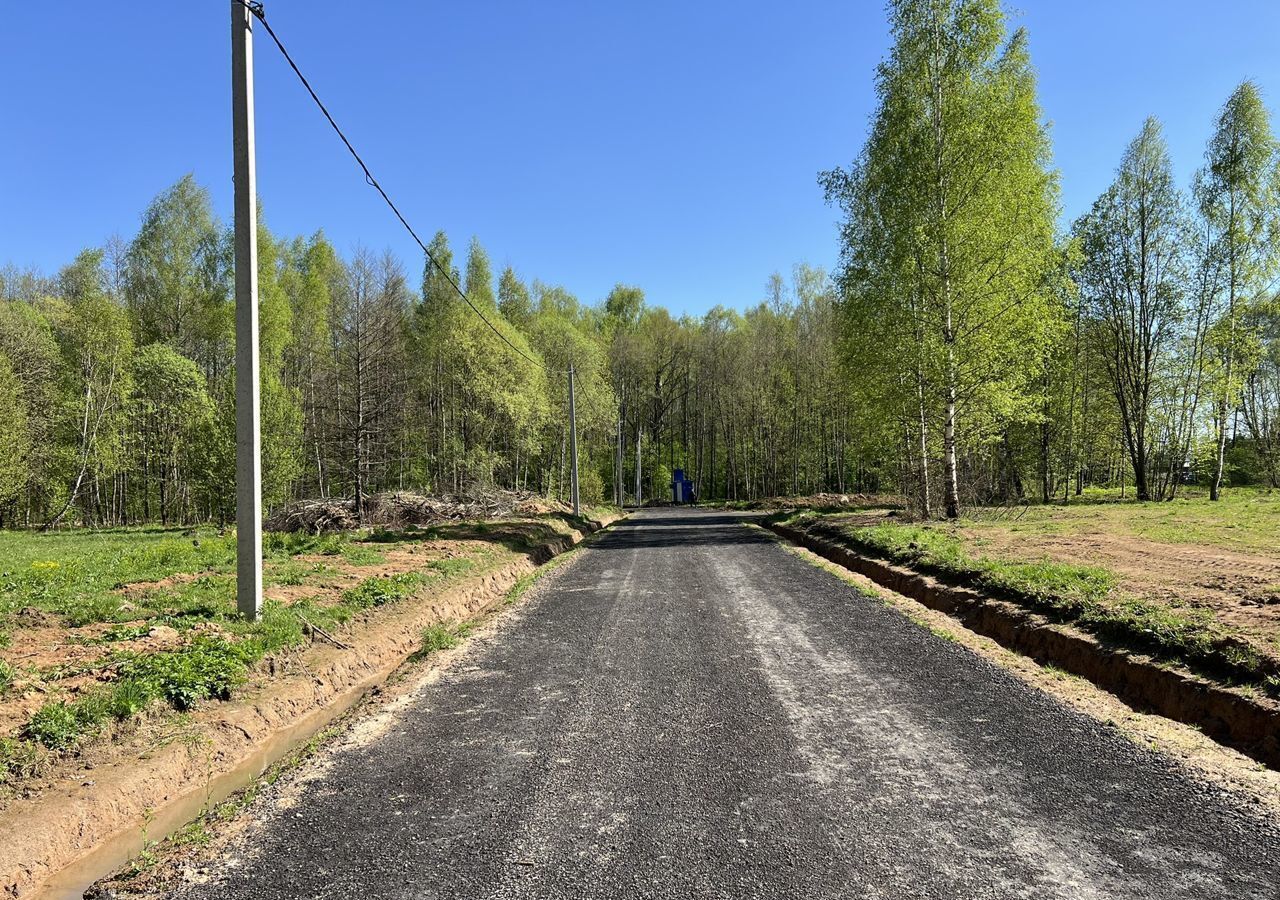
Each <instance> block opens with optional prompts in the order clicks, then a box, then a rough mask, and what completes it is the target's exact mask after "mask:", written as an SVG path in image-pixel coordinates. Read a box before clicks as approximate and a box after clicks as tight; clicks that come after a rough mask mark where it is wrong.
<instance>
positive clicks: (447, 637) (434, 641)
mask: <svg viewBox="0 0 1280 900" xmlns="http://www.w3.org/2000/svg"><path fill="white" fill-rule="evenodd" d="M460 639H461V636H460V635H459V634H458V632H457V630H456V629H454V628H451V627H449V626H448V625H432V626H431V627H430V628H424V629H422V650H421V652H422V653H434V652H435V651H437V650H450V649H452V648H454V647H456V646H458V641H459V640H460Z"/></svg>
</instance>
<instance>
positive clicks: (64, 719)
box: [21, 700, 97, 750]
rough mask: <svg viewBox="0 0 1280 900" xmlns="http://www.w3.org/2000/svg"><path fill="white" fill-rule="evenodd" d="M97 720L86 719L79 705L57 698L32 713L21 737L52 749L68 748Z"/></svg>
mask: <svg viewBox="0 0 1280 900" xmlns="http://www.w3.org/2000/svg"><path fill="white" fill-rule="evenodd" d="M96 724H97V723H95V722H89V721H86V717H85V716H84V715H82V714H81V713H80V709H79V705H78V704H72V703H67V702H66V701H64V700H55V701H52V702H50V703H46V704H45V705H44V706H42V707H40V708H39V709H38V710H36V711H35V713H33V714H32V716H31V719H30V720H29V721H28V722H27V724H26V727H24V728H23V730H22V734H21V737H22V738H23V739H25V740H29V741H36V742H38V743H40V744H42V745H43V746H45V747H48V748H49V749H50V750H66V749H67V748H69V747H72V746H74V745H75V743H76V742H77V741H78V740H79V739H80V738H81V737H82V736H83V735H84V734H85V733H86V731H88V730H89V729H90V728H91V727H92V726H94V725H96Z"/></svg>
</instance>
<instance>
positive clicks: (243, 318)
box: [231, 0, 262, 620]
mask: <svg viewBox="0 0 1280 900" xmlns="http://www.w3.org/2000/svg"><path fill="white" fill-rule="evenodd" d="M253 19H254V14H253V12H252V11H251V10H250V9H249V6H248V5H247V4H245V3H242V2H240V0H231V122H232V153H233V156H234V157H235V167H234V177H233V180H234V182H235V204H234V209H235V243H236V248H235V270H236V606H237V607H238V608H239V610H240V613H241V614H242V615H243V616H244V617H245V618H247V619H250V620H253V619H256V618H258V613H259V612H260V611H261V610H262V432H261V424H260V409H259V403H260V400H259V393H258V208H257V204H258V199H257V198H258V190H257V178H256V176H255V174H254V162H253Z"/></svg>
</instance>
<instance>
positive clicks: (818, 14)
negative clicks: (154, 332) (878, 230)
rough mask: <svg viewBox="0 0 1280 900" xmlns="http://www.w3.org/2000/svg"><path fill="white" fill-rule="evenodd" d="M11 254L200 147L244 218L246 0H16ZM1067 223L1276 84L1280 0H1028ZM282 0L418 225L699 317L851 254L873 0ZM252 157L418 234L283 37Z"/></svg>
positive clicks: (1184, 156) (9, 69) (330, 98)
mask: <svg viewBox="0 0 1280 900" xmlns="http://www.w3.org/2000/svg"><path fill="white" fill-rule="evenodd" d="M5 6H6V9H5V16H6V29H7V35H6V41H5V46H4V51H3V53H0V83H3V85H4V88H3V94H0V96H2V97H3V116H2V118H0V121H2V122H3V123H4V128H5V136H4V138H3V139H0V263H4V262H13V263H16V264H18V265H20V266H27V265H34V266H37V267H39V268H42V269H45V270H47V271H52V270H55V269H56V268H57V267H59V266H60V265H62V264H63V263H65V262H67V261H68V260H69V259H70V258H71V257H72V256H73V255H74V254H75V252H77V250H79V249H81V248H83V247H85V246H90V245H96V244H100V243H101V242H102V241H103V240H105V239H106V238H107V237H108V236H109V235H111V234H113V233H119V234H121V235H123V236H125V237H130V236H132V234H133V233H134V231H135V230H136V228H137V224H138V217H139V215H140V213H141V211H142V209H143V208H144V207H145V205H146V203H147V202H148V201H149V200H150V198H151V197H152V196H154V195H155V194H156V193H157V192H158V191H160V190H162V189H163V188H165V187H166V186H167V185H169V184H171V183H172V182H174V181H175V180H177V179H178V178H179V177H181V176H182V175H183V174H184V173H185V172H188V171H191V172H194V173H195V175H196V177H197V178H198V179H199V180H200V181H201V182H202V183H203V184H205V185H206V186H208V187H209V188H210V189H211V190H212V192H213V195H214V199H215V204H216V206H217V209H218V212H219V214H220V215H222V216H224V217H225V216H226V215H227V214H228V213H229V209H230V202H231V176H230V99H229V94H230V83H229V77H230V76H229V60H228V54H229V25H228V19H229V10H228V3H227V2H225V0H198V2H196V0H182V2H161V3H150V4H120V3H101V2H97V0H93V2H90V0H66V2H58V3H8V4H5ZM1014 6H1015V7H1016V11H1015V12H1014V14H1013V16H1012V21H1013V23H1014V24H1015V25H1016V24H1020V25H1025V26H1026V27H1027V28H1028V29H1029V30H1030V34H1031V47H1032V54H1033V58H1034V60H1035V63H1036V66H1037V68H1038V70H1039V72H1040V90H1041V101H1042V104H1043V106H1044V110H1045V115H1046V117H1047V118H1048V119H1049V120H1051V122H1052V134H1053V139H1054V146H1055V158H1056V162H1057V165H1058V167H1059V168H1060V169H1061V171H1062V181H1063V188H1064V197H1063V200H1064V206H1065V210H1064V221H1069V219H1070V218H1072V217H1074V216H1075V215H1077V214H1078V213H1080V212H1081V211H1083V210H1084V209H1086V208H1087V207H1088V205H1089V203H1090V202H1092V200H1093V198H1094V197H1095V196H1096V195H1097V194H1098V193H1099V192H1100V191H1101V190H1102V189H1103V188H1104V187H1105V186H1106V185H1107V183H1108V182H1109V181H1110V179H1111V176H1112V173H1113V171H1114V168H1115V165H1116V163H1117V161H1118V159H1119V156H1120V153H1121V151H1122V149H1123V147H1124V145H1125V143H1126V142H1127V141H1128V140H1129V139H1130V138H1131V137H1132V136H1133V135H1134V134H1135V133H1136V132H1137V130H1138V128H1139V126H1140V125H1141V122H1142V120H1143V118H1144V117H1145V116H1147V115H1149V114H1154V115H1157V116H1159V117H1160V118H1161V119H1162V120H1163V121H1164V123H1165V125H1166V128H1167V135H1168V138H1169V140H1170V144H1171V146H1172V150H1173V154H1174V159H1175V163H1176V165H1177V171H1178V175H1179V177H1180V179H1182V181H1183V183H1184V184H1185V183H1186V181H1187V179H1189V177H1190V174H1191V172H1192V171H1193V170H1194V169H1195V168H1196V166H1197V165H1198V164H1199V161H1200V158H1201V154H1202V151H1203V146H1204V142H1205V139H1206V138H1207V136H1208V133H1209V128H1210V123H1211V120H1212V117H1213V115H1214V113H1215V111H1216V110H1217V108H1218V107H1219V105H1220V104H1221V103H1222V101H1223V100H1224V99H1225V97H1226V96H1227V94H1228V92H1229V91H1230V90H1231V88H1232V87H1233V86H1234V85H1235V84H1236V83H1237V82H1238V81H1240V80H1241V79H1242V78H1246V77H1250V78H1253V79H1255V80H1257V81H1258V82H1259V83H1260V84H1261V86H1262V89H1263V91H1264V94H1265V95H1266V97H1267V99H1268V102H1269V103H1270V104H1272V105H1273V107H1274V106H1275V105H1276V104H1277V103H1278V102H1280V51H1278V50H1277V46H1280V45H1278V44H1277V40H1280V3H1276V2H1274V0H1230V2H1221V3H1214V2H1206V0H1105V2H1100V0H1075V2H1064V0H1019V2H1018V3H1017V4H1015V5H1014ZM267 10H268V16H269V17H270V19H271V21H272V23H273V25H274V27H275V28H276V30H277V31H278V32H279V33H280V35H281V37H282V38H283V39H284V40H285V42H286V44H287V45H288V46H289V47H290V50H291V51H292V52H293V54H294V56H295V58H296V59H297V60H298V62H299V64H300V65H301V66H302V67H303V69H304V71H306V72H307V73H308V75H309V76H310V77H311V79H312V82H313V84H314V85H315V86H316V88H317V90H318V91H319V92H320V94H321V96H322V97H323V98H324V99H325V100H326V101H327V102H328V104H329V106H330V108H331V110H332V111H333V112H334V114H335V116H336V117H337V118H338V120H339V122H340V123H342V124H343V126H344V127H345V128H346V130H347V131H348V133H349V135H350V136H351V137H352V139H353V140H354V142H355V143H356V145H357V147H359V148H360V149H361V150H362V152H363V153H364V155H365V157H366V159H367V161H368V162H369V164H370V165H371V167H372V168H373V169H374V172H375V173H376V174H377V175H378V177H379V178H380V179H381V180H382V182H383V184H384V185H385V186H386V187H387V188H388V190H389V191H390V192H391V193H392V195H393V196H394V197H396V198H397V200H398V201H399V203H400V205H401V207H402V208H403V209H404V211H405V212H406V214H407V215H408V216H409V218H410V220H411V221H412V222H414V223H415V225H416V226H417V227H418V229H419V231H420V232H425V233H426V234H430V233H432V232H434V231H435V230H436V229H438V228H444V229H446V230H447V231H448V232H449V234H450V236H451V238H452V239H453V241H454V243H455V245H462V244H464V243H465V241H466V240H467V239H469V237H470V236H471V235H473V234H474V235H478V236H479V237H480V239H481V241H482V242H483V243H484V244H485V246H486V247H487V248H488V249H489V251H490V253H491V255H492V256H493V258H494V262H495V264H497V265H502V264H504V263H507V262H510V263H511V264H513V265H515V266H516V268H517V269H518V270H519V272H520V273H521V274H522V275H523V276H525V277H527V278H533V277H537V278H541V279H543V280H546V281H551V282H556V283H561V284H563V285H565V286H566V287H567V288H568V289H569V290H571V291H573V292H575V293H576V294H578V296H579V297H580V298H582V299H583V300H585V301H588V302H594V301H596V300H598V299H599V298H600V297H602V296H603V295H604V294H605V293H606V292H607V291H608V289H609V288H610V286H611V285H613V284H614V283H615V282H619V281H621V282H626V283H633V284H639V285H640V286H642V287H643V288H644V289H645V291H646V292H647V295H648V297H649V300H650V302H652V303H659V304H663V305H666V306H668V307H669V308H671V309H673V310H675V311H690V312H701V311H703V310H705V309H707V308H709V307H710V306H712V305H714V304H716V303H726V304H730V305H735V306H744V305H747V304H749V303H753V302H755V301H756V300H758V299H760V298H761V297H762V295H763V286H764V282H765V280H766V278H767V276H768V275H769V273H770V272H772V271H774V270H781V271H783V272H786V271H787V270H789V268H790V267H791V265H792V264H793V263H795V262H799V261H808V262H811V263H813V264H817V265H824V266H830V265H831V264H833V262H834V261H835V257H836V242H835V219H836V214H835V212H834V211H833V210H831V209H828V208H827V207H825V206H824V205H823V202H822V196H821V192H820V191H819V189H818V187H817V185H816V183H815V174H816V173H817V172H818V171H819V170H821V169H825V168H830V167H832V166H835V165H843V164H847V163H848V162H849V161H850V160H851V159H853V157H854V156H855V155H856V154H857V152H858V150H859V148H860V146H861V144H862V140H863V137H864V134H865V131H866V125H867V119H868V116H869V115H870V113H871V110H872V106H873V103H874V94H873V90H872V73H873V69H874V66H875V64H876V63H877V61H878V60H879V59H880V58H881V57H882V56H883V54H884V52H885V48H886V46H887V33H886V26H885V20H884V12H883V7H882V5H881V3H879V2H876V0H822V2H810V0H791V2H787V3H776V2H773V3H757V2H741V0H739V2H727V0H716V2H698V3H688V2H684V3H675V2H657V3H654V2H650V3H645V4H639V3H632V4H624V3H598V2H590V3H589V2H573V3H568V2H565V3H557V2H550V3H536V4H535V3H528V2H505V3H497V2H488V3H483V2H477V3H441V2H407V0H405V2H391V0H386V2H365V3H358V2H346V3H337V2H333V0H305V2H304V0H268V2H267ZM257 105H258V179H259V190H260V193H261V196H262V200H263V203H264V204H265V210H266V214H267V219H268V222H269V224H270V225H271V227H272V228H273V229H274V230H275V231H276V232H277V233H283V234H298V233H309V232H311V231H313V230H314V229H316V228H318V227H323V228H324V229H325V230H326V232H327V233H328V234H329V236H330V237H331V238H332V239H333V240H334V241H335V243H336V244H337V245H338V247H339V248H340V249H341V250H343V251H344V252H346V251H349V250H350V249H351V247H352V246H353V245H354V244H355V243H357V242H363V243H365V244H367V245H369V246H371V247H373V248H375V249H381V248H384V247H391V248H392V249H393V250H395V251H396V252H398V253H399V254H400V255H401V256H403V257H404V258H405V259H406V261H407V263H408V265H409V267H410V269H411V270H413V271H415V272H416V271H417V269H418V266H419V257H418V255H417V253H416V252H413V250H412V247H411V245H410V243H409V241H408V239H407V238H406V237H405V236H403V235H402V233H401V232H400V231H398V227H399V226H398V225H397V223H395V222H394V221H393V220H392V219H391V218H390V217H389V213H388V212H387V211H386V210H385V209H384V208H383V207H382V206H381V205H380V203H379V202H378V200H377V198H376V195H375V194H374V193H373V191H372V190H371V189H369V188H367V187H366V186H365V185H364V182H363V179H362V178H361V177H360V176H359V174H358V172H357V171H356V170H355V169H354V168H353V163H352V162H351V160H350V159H349V158H348V157H347V156H346V155H345V151H344V150H343V149H342V148H341V146H340V145H339V144H338V142H337V140H336V138H335V137H334V136H333V135H332V134H331V133H330V132H329V131H328V130H327V126H326V125H325V124H324V123H323V121H322V119H321V118H320V116H319V114H318V112H317V111H316V110H315V109H314V108H313V107H312V106H311V104H310V101H309V100H308V99H307V98H306V97H305V95H304V94H303V92H302V89H301V87H300V86H299V85H298V84H297V83H296V82H295V81H294V78H293V76H292V73H290V72H289V71H288V70H287V69H286V68H285V66H284V64H283V62H282V61H281V60H280V58H279V56H278V54H277V53H276V51H275V49H274V47H272V46H270V45H269V44H268V42H267V40H266V36H265V35H261V36H260V37H259V40H258V47H257Z"/></svg>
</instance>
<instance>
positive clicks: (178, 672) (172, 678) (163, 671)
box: [116, 635, 261, 710]
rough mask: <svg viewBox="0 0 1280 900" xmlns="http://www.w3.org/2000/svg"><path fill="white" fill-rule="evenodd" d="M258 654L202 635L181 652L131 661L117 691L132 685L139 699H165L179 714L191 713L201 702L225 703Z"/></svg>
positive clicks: (254, 648)
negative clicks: (215, 701) (215, 700)
mask: <svg viewBox="0 0 1280 900" xmlns="http://www.w3.org/2000/svg"><path fill="white" fill-rule="evenodd" d="M259 650H260V648H258V647H252V646H250V647H244V646H242V645H240V644H232V643H229V642H228V641H226V640H225V639H223V638H218V637H209V636H207V635H199V636H197V637H196V638H195V639H194V640H193V641H192V642H191V643H190V644H189V645H188V646H186V647H184V648H183V649H181V650H174V651H165V652H160V653H149V654H145V655H141V656H137V657H135V658H133V659H131V660H129V661H128V662H127V663H125V664H124V665H123V666H122V667H121V669H120V678H119V681H118V682H117V687H116V690H117V691H119V690H120V689H121V688H122V687H123V686H124V685H126V684H128V683H130V682H132V683H133V684H134V685H136V687H135V688H134V691H135V693H136V695H137V696H139V697H145V698H148V699H149V698H162V699H164V700H165V701H167V702H168V703H169V704H170V705H171V706H173V708H174V709H178V710H187V709H191V708H192V707H194V706H195V705H196V704H197V703H199V702H200V701H201V700H207V699H217V700H226V699H229V698H230V696H231V691H232V689H233V688H234V687H235V686H236V685H238V684H240V683H241V682H243V681H244V679H245V675H246V673H247V671H248V663H249V662H251V661H256V658H258V657H260V655H261V654H260V652H259ZM143 705H145V701H144V703H143ZM121 708H122V709H123V708H125V707H124V706H123V705H122V707H121ZM139 708H141V707H139Z"/></svg>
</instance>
